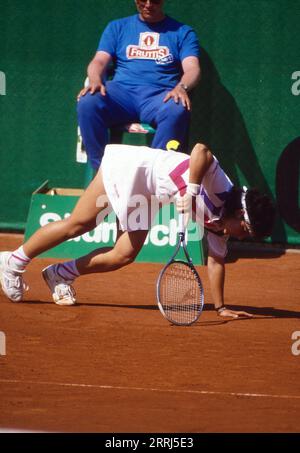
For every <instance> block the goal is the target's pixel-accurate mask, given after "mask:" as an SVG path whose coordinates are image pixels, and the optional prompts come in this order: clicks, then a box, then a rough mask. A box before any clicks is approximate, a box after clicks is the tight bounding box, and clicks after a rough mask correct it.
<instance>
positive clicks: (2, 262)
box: [0, 170, 108, 305]
mask: <svg viewBox="0 0 300 453" xmlns="http://www.w3.org/2000/svg"><path fill="white" fill-rule="evenodd" d="M100 196H102V197H103V198H102V200H99V197H100ZM97 200H98V203H97ZM106 200H107V197H106V194H105V189H104V185H103V181H102V174H101V170H100V171H99V172H98V174H97V175H96V177H95V178H94V180H93V181H92V182H91V184H90V185H89V187H88V188H87V189H86V191H85V192H84V194H83V195H82V197H81V198H80V199H79V201H78V203H77V205H76V206H75V208H74V211H73V212H72V214H71V216H70V217H68V218H66V219H64V220H60V221H57V222H51V223H49V224H48V225H45V226H44V227H42V228H40V229H39V230H37V231H36V232H35V233H34V234H33V236H31V238H29V240H28V241H27V242H26V243H25V244H23V246H22V247H19V249H17V250H15V251H13V252H1V253H0V281H1V285H2V289H3V292H4V293H5V294H6V296H7V297H8V298H9V299H10V300H12V301H14V302H19V301H21V300H22V298H23V293H24V291H25V290H26V289H27V287H26V285H25V283H24V282H23V273H24V271H25V269H26V266H27V265H28V264H29V263H30V261H31V259H32V258H34V257H36V256H37V255H39V254H40V253H42V252H45V251H46V250H49V249H50V248H52V247H54V246H56V245H58V244H60V243H62V242H63V241H65V240H67V239H71V238H73V237H76V236H79V235H81V234H83V233H85V232H87V231H90V230H91V229H93V228H94V227H95V226H96V220H98V222H99V223H100V222H101V220H102V217H104V215H105V212H106V211H107V210H108V209H106V207H107V204H105V202H106ZM99 201H102V202H103V203H102V204H101V205H100V203H99ZM58 266H60V265H58ZM60 273H61V274H62V275H61V276H62V277H63V278H65V277H66V278H65V280H68V281H70V280H73V278H74V276H77V275H79V274H78V273H77V270H76V267H75V266H74V263H73V262H69V263H68V264H67V265H66V266H63V267H62V269H61V272H60ZM73 274H74V275H73ZM67 277H68V278H67ZM72 277H73V278H72ZM48 286H49V285H48ZM64 305H68V304H67V303H65V304H64Z"/></svg>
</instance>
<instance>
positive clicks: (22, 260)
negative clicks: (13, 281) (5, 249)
mask: <svg viewBox="0 0 300 453" xmlns="http://www.w3.org/2000/svg"><path fill="white" fill-rule="evenodd" d="M30 261H31V258H29V257H28V256H27V255H26V254H25V252H24V249H23V245H22V246H21V247H19V248H18V249H17V250H15V251H14V252H12V254H11V256H10V258H9V264H10V265H11V266H12V267H13V268H14V269H16V270H18V271H23V270H24V269H25V268H26V266H28V264H29V263H30Z"/></svg>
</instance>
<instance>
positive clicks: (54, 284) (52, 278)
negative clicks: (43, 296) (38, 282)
mask: <svg viewBox="0 0 300 453" xmlns="http://www.w3.org/2000/svg"><path fill="white" fill-rule="evenodd" d="M56 268H57V264H53V265H51V266H48V267H46V268H45V269H43V271H42V275H43V278H44V280H45V282H46V283H47V285H48V287H49V289H50V291H51V293H52V298H53V300H54V302H55V303H56V304H57V305H75V304H76V299H75V295H76V293H75V289H74V288H73V286H72V283H73V281H72V280H66V279H64V278H62V277H60V276H59V275H58V274H57V273H56Z"/></svg>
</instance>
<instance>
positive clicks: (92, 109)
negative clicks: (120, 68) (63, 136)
mask: <svg viewBox="0 0 300 453" xmlns="http://www.w3.org/2000/svg"><path fill="white" fill-rule="evenodd" d="M77 113H78V122H79V126H80V131H81V135H82V139H83V143H84V145H85V148H86V151H87V155H88V159H89V161H90V163H91V165H92V166H93V168H95V169H97V168H98V167H99V165H100V163H101V159H102V157H103V152H104V148H105V146H106V145H107V143H108V140H109V134H108V128H110V127H112V126H114V125H116V124H124V123H128V122H132V121H137V114H136V111H135V108H134V105H133V103H132V96H131V94H130V93H129V92H128V90H127V89H126V88H125V87H124V86H123V85H120V84H119V83H115V82H113V81H111V82H107V84H106V95H105V96H102V95H101V94H100V93H98V92H97V93H95V94H93V95H92V94H90V93H87V94H86V95H85V96H82V97H81V98H80V100H79V102H78V106H77Z"/></svg>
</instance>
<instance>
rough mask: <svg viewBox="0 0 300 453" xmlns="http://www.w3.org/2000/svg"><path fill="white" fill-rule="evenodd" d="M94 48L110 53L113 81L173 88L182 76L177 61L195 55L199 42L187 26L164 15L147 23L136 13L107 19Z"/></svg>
mask: <svg viewBox="0 0 300 453" xmlns="http://www.w3.org/2000/svg"><path fill="white" fill-rule="evenodd" d="M98 51H104V52H107V53H109V54H110V55H111V56H112V57H113V60H114V65H115V76H114V81H117V82H121V83H123V84H127V85H131V86H137V85H139V86H141V85H151V86H157V87H162V88H173V87H174V86H175V85H176V84H177V83H178V81H179V80H180V78H181V76H182V67H181V61H182V60H183V59H184V58H186V57H190V56H195V57H198V56H199V42H198V39H197V36H196V33H195V32H194V30H193V29H192V28H191V27H189V26H188V25H184V24H181V23H180V22H177V21H176V20H174V19H172V18H170V17H168V16H166V17H165V19H163V20H162V21H160V22H156V23H153V24H151V23H148V22H144V21H142V20H141V19H140V18H139V15H138V14H136V15H134V16H130V17H125V18H123V19H118V20H114V21H112V22H110V23H109V24H108V25H107V27H106V28H105V30H104V32H103V34H102V36H101V39H100V42H99V46H98Z"/></svg>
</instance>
